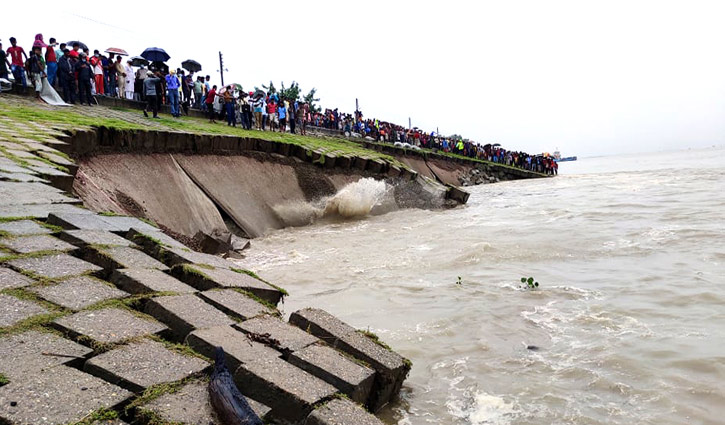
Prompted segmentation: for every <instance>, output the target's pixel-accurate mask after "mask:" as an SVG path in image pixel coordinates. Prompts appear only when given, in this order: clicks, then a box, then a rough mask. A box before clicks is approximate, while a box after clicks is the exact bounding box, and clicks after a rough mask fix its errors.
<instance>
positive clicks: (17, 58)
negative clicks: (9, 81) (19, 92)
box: [8, 37, 28, 92]
mask: <svg viewBox="0 0 725 425" xmlns="http://www.w3.org/2000/svg"><path fill="white" fill-rule="evenodd" d="M10 44H12V45H13V47H11V48H9V49H8V55H10V60H11V64H10V69H11V71H12V73H13V76H14V77H15V84H19V83H20V82H21V81H22V83H23V92H25V90H26V89H27V87H28V82H27V80H26V79H25V65H24V64H25V60H27V59H28V55H27V54H26V53H25V50H23V48H22V47H20V46H18V42H17V40H15V37H10ZM23 57H25V60H23Z"/></svg>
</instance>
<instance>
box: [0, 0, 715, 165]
mask: <svg viewBox="0 0 725 425" xmlns="http://www.w3.org/2000/svg"><path fill="white" fill-rule="evenodd" d="M60 4H64V3H63V2H60V3H59V2H58V1H42V0H41V1H34V2H32V7H33V9H34V12H33V13H32V15H31V14H27V13H23V14H21V15H20V19H15V16H16V15H15V13H14V12H12V13H11V11H10V10H7V11H6V13H3V14H2V24H1V25H0V38H1V39H2V41H3V48H5V49H7V48H8V47H9V42H8V38H10V36H15V37H16V38H18V41H19V44H20V45H21V46H23V47H24V48H25V49H26V50H27V49H29V48H30V46H31V45H32V41H33V37H34V35H35V34H36V33H38V32H40V33H43V35H44V37H45V40H46V42H47V41H48V39H49V38H50V37H55V38H56V39H58V41H68V40H80V41H82V42H84V43H86V44H88V45H89V47H90V48H91V50H93V49H94V48H98V49H99V50H104V49H106V48H108V47H111V46H113V47H120V48H123V49H126V50H127V51H129V53H131V54H132V55H137V54H140V53H141V51H142V50H143V49H144V48H146V47H149V46H157V47H162V48H164V49H166V51H167V52H168V53H169V54H170V55H171V60H170V61H169V64H170V65H171V66H172V67H177V66H179V64H180V63H181V61H183V60H185V59H188V58H191V59H195V60H197V61H199V62H201V63H202V65H203V66H204V70H203V73H204V74H206V73H208V74H210V75H211V76H212V80H213V81H214V82H216V83H218V82H219V74H218V73H217V70H218V69H219V65H218V56H217V55H218V51H220V50H221V51H222V52H223V54H224V58H225V67H226V68H228V69H229V72H227V73H225V82H227V83H230V82H238V83H240V84H242V85H243V86H244V88H245V89H248V90H250V89H252V88H253V86H255V85H261V84H263V83H265V84H266V83H267V82H268V81H269V80H270V79H271V80H273V81H274V83H275V85H278V83H279V82H280V81H285V82H286V83H289V82H291V81H292V80H296V81H298V82H299V83H300V86H301V88H302V90H303V92H307V90H309V89H310V88H312V87H316V88H317V90H318V95H319V97H320V98H321V99H322V100H321V102H320V103H321V105H322V106H323V107H339V108H340V110H342V111H345V112H351V111H353V110H354V108H355V98H356V97H357V98H359V100H360V109H361V110H362V111H363V112H364V113H365V115H366V116H368V117H379V118H381V119H384V120H388V121H393V122H397V123H399V124H403V125H405V124H407V122H408V117H410V118H411V119H412V122H413V125H414V126H419V127H421V128H424V129H426V130H435V128H436V127H438V128H440V131H441V133H443V134H452V133H458V134H461V135H463V136H464V137H468V138H471V139H473V140H476V141H480V142H484V143H485V142H499V143H502V144H503V145H504V146H506V147H509V148H513V149H523V150H526V151H529V152H542V151H553V150H554V149H555V148H557V147H558V148H559V149H560V150H561V152H562V154H563V155H582V156H583V155H602V154H614V153H621V152H627V151H635V152H644V151H656V150H668V149H680V148H688V147H705V146H711V145H723V144H725V119H723V118H724V117H725V49H724V48H723V43H724V42H725V24H723V16H725V2H723V1H697V0H687V1H684V0H683V1H667V0H659V1H644V0H639V1H638V0H628V1H617V0H608V1H589V0H573V1H563V0H547V1H542V0H531V1H528V0H506V1H503V0H499V1H480V0H479V1H470V0H469V1H456V0H448V1H433V2H430V1H410V2H408V1H391V0H388V1H377V0H366V1H361V2H347V1H345V2H341V1H314V0H308V1H299V0H294V1H286V0H277V1H274V2H262V1H259V2H251V1H245V2H233V3H232V2H185V1H173V2H172V1H167V2H147V1H146V2H135V1H123V2H103V1H97V0H94V1H73V2H68V3H65V4H67V5H68V6H69V8H68V9H65V10H61V9H60V8H59V7H58V6H59V5H60ZM219 6H221V7H219ZM71 8H72V10H71ZM31 16H32V19H30V18H31Z"/></svg>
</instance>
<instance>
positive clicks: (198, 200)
mask: <svg viewBox="0 0 725 425" xmlns="http://www.w3.org/2000/svg"><path fill="white" fill-rule="evenodd" d="M73 145H74V150H75V151H76V152H78V153H79V155H78V165H79V170H78V172H77V174H76V178H75V181H74V184H73V189H74V191H75V193H77V194H78V195H79V196H80V197H81V198H82V199H83V200H84V203H85V204H86V205H87V206H88V207H89V208H91V209H93V210H96V211H112V212H116V213H120V214H130V215H135V216H138V217H144V218H148V219H151V220H153V221H155V222H157V223H159V224H160V225H162V226H163V227H165V228H167V229H169V230H171V231H172V232H175V233H178V234H181V235H184V236H187V237H194V236H196V235H197V234H198V233H199V232H202V233H205V234H219V233H226V232H230V231H231V232H232V233H236V234H238V235H241V236H246V237H252V238H253V237H258V236H261V235H263V234H264V233H265V232H267V231H269V230H270V229H280V228H284V227H288V226H300V225H306V224H310V223H311V222H313V221H315V220H317V219H319V218H321V217H325V216H343V217H350V216H361V215H366V214H369V213H371V212H372V213H380V212H386V211H390V210H392V209H396V208H406V207H423V208H436V207H442V206H443V205H445V203H446V197H447V195H448V193H449V190H448V189H446V188H445V187H444V186H442V185H440V184H438V183H436V182H435V180H434V177H431V178H424V177H422V176H421V175H420V174H419V173H417V172H416V171H414V170H412V169H411V168H412V167H411V168H407V167H405V166H399V165H396V164H395V163H389V162H386V161H382V160H380V159H373V158H363V157H351V156H346V155H341V156H335V155H330V154H328V153H319V152H310V151H308V150H304V149H299V147H298V146H295V145H286V144H283V143H275V142H270V141H265V140H250V139H242V138H233V137H220V136H210V137H206V138H204V137H201V136H195V135H187V134H184V133H160V132H148V133H146V132H140V133H137V132H114V131H111V130H108V129H102V130H96V131H94V132H83V133H80V134H76V135H75V137H74V142H73ZM449 202H450V201H449Z"/></svg>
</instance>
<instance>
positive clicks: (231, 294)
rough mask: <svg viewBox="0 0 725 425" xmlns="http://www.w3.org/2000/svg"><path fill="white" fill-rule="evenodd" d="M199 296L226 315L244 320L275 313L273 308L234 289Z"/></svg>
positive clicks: (217, 290) (205, 292) (216, 290)
mask: <svg viewBox="0 0 725 425" xmlns="http://www.w3.org/2000/svg"><path fill="white" fill-rule="evenodd" d="M199 296H200V297H201V298H202V299H203V300H204V301H206V302H208V303H209V304H211V305H213V306H214V307H216V308H218V309H219V310H221V311H223V312H224V313H226V314H228V315H230V316H232V317H237V318H239V319H242V320H247V319H251V318H252V317H256V316H259V315H261V314H274V313H275V311H274V310H272V309H271V308H269V307H267V306H265V305H264V304H262V303H259V302H257V301H255V300H253V299H252V298H249V297H248V296H246V295H245V294H243V293H241V292H238V291H236V290H234V289H212V290H209V291H204V292H201V293H199Z"/></svg>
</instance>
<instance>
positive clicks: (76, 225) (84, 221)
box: [48, 213, 123, 232]
mask: <svg viewBox="0 0 725 425" xmlns="http://www.w3.org/2000/svg"><path fill="white" fill-rule="evenodd" d="M48 223H49V224H52V225H55V226H60V227H62V228H64V229H70V230H74V229H85V230H105V231H107V232H119V231H122V230H123V228H122V227H121V226H118V225H116V224H112V223H109V222H107V221H105V220H104V217H103V216H100V215H94V214H79V213H51V214H49V215H48Z"/></svg>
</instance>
